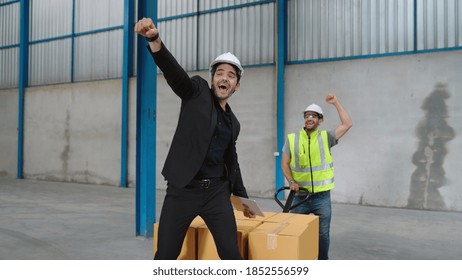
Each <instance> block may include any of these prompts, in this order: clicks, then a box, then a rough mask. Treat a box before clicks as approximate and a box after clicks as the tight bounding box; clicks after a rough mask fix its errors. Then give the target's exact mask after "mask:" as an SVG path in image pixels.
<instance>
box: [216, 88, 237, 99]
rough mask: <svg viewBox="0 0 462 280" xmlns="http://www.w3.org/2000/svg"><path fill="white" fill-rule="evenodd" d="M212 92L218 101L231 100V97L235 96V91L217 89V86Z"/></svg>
mask: <svg viewBox="0 0 462 280" xmlns="http://www.w3.org/2000/svg"><path fill="white" fill-rule="evenodd" d="M211 90H212V92H213V94H214V95H215V96H216V97H217V99H218V100H226V99H228V98H230V97H231V95H233V93H234V90H231V91H230V90H226V91H223V90H220V89H217V88H216V86H214V85H212V87H211Z"/></svg>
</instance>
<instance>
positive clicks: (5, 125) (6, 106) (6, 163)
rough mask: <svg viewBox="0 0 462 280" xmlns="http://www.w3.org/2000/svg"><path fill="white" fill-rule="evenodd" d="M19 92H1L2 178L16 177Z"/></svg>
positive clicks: (0, 160) (0, 172)
mask: <svg viewBox="0 0 462 280" xmlns="http://www.w3.org/2000/svg"><path fill="white" fill-rule="evenodd" d="M17 128H18V91H17V90H1V91H0V177H13V178H14V177H16V169H17V164H16V163H17V160H16V159H17V154H18V144H17V143H18V129H17Z"/></svg>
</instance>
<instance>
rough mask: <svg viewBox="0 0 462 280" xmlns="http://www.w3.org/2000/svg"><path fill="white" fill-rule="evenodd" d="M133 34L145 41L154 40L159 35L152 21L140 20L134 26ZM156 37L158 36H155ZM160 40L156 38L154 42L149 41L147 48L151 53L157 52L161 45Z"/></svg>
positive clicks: (147, 19)
mask: <svg viewBox="0 0 462 280" xmlns="http://www.w3.org/2000/svg"><path fill="white" fill-rule="evenodd" d="M135 32H136V33H138V34H139V35H141V36H144V37H145V38H146V39H148V41H149V38H154V37H156V36H157V35H158V34H159V30H158V29H157V28H156V26H155V25H154V23H153V22H152V19H150V18H142V19H140V20H139V21H138V22H137V23H136V24H135ZM157 37H158V36H157ZM161 43H162V42H161V40H160V38H157V39H156V40H155V41H149V47H150V48H151V51H152V52H157V51H159V50H160V48H161V46H162V44H161Z"/></svg>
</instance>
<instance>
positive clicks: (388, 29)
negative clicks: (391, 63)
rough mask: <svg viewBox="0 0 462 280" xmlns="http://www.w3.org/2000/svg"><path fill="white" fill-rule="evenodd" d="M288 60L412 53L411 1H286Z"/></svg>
mask: <svg viewBox="0 0 462 280" xmlns="http://www.w3.org/2000/svg"><path fill="white" fill-rule="evenodd" d="M288 10H289V17H288V18H289V31H288V34H289V35H288V37H289V38H288V40H289V48H288V50H289V60H291V61H294V60H316V59H323V58H338V57H350V56H361V55H373V54H384V53H393V52H405V51H411V50H412V49H413V26H414V24H413V0H399V1H395V0H386V1H380V0H379V1H375V0H373V1H370V0H344V1H343V0H342V1H320V0H292V1H289V7H288Z"/></svg>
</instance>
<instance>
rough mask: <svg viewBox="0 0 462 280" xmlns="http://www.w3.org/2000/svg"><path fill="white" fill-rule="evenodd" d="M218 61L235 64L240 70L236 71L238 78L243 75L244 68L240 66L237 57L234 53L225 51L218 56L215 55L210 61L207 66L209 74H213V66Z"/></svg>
mask: <svg viewBox="0 0 462 280" xmlns="http://www.w3.org/2000/svg"><path fill="white" fill-rule="evenodd" d="M219 63H229V64H231V65H234V66H236V67H237V68H238V69H239V71H240V73H237V74H238V76H239V78H241V77H242V76H243V75H244V68H242V66H241V62H240V61H239V59H237V57H236V56H235V55H234V54H232V53H230V52H227V53H224V54H220V55H219V56H217V58H215V60H214V61H212V63H210V67H209V72H210V76H213V75H212V69H213V66H215V65H216V64H219Z"/></svg>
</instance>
